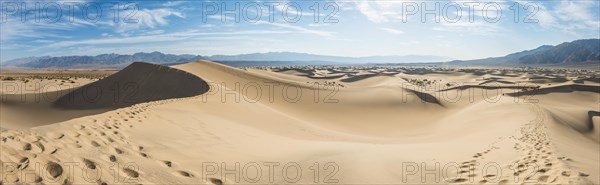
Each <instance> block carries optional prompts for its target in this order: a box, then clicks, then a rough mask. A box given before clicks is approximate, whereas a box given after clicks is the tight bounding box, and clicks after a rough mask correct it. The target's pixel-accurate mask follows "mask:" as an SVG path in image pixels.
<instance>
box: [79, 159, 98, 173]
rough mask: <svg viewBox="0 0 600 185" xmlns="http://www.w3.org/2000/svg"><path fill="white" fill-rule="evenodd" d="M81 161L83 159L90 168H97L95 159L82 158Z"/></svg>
mask: <svg viewBox="0 0 600 185" xmlns="http://www.w3.org/2000/svg"><path fill="white" fill-rule="evenodd" d="M81 161H83V164H85V167H87V168H89V169H92V170H94V169H96V163H95V162H94V161H91V160H89V159H85V158H82V159H81Z"/></svg>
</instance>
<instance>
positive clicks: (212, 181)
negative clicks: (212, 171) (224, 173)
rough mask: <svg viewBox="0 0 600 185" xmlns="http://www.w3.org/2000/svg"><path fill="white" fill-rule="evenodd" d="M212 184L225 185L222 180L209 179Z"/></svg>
mask: <svg viewBox="0 0 600 185" xmlns="http://www.w3.org/2000/svg"><path fill="white" fill-rule="evenodd" d="M208 180H209V181H210V182H211V183H213V184H214V185H223V181H221V179H217V178H209V179H208Z"/></svg>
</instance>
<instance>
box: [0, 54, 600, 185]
mask: <svg viewBox="0 0 600 185" xmlns="http://www.w3.org/2000/svg"><path fill="white" fill-rule="evenodd" d="M173 68H174V69H173ZM173 68H168V67H160V66H154V65H148V64H142V63H136V64H134V65H132V66H130V67H128V68H126V69H124V70H123V71H121V72H119V73H116V74H115V75H113V76H111V77H109V78H106V79H104V80H101V81H98V82H96V83H91V84H89V85H88V86H92V85H94V84H96V85H98V86H101V87H110V86H109V85H112V83H115V82H125V81H131V82H137V83H140V91H139V92H140V94H137V97H139V99H138V100H140V101H136V102H127V103H106V101H107V99H101V100H102V101H101V102H104V103H99V104H92V105H90V104H84V103H85V102H82V101H76V104H71V105H69V104H62V103H57V104H56V105H57V106H65V107H64V108H104V107H111V108H115V109H112V110H109V111H107V112H104V113H99V114H95V115H89V116H84V117H79V118H76V119H73V120H68V121H64V122H60V123H56V124H50V125H45V126H36V127H33V128H30V129H23V130H6V131H3V132H1V135H0V136H1V139H2V140H1V142H2V145H1V147H2V150H1V151H0V154H1V155H0V161H2V162H4V163H6V164H7V165H8V166H7V167H6V168H3V171H2V172H1V173H2V175H3V177H4V178H3V179H2V183H3V184H11V183H14V182H18V183H45V184H49V183H60V184H81V183H86V184H103V183H106V184H221V183H222V184H252V183H259V184H290V183H291V184H315V183H316V184H320V183H321V184H328V183H333V184H403V183H408V184H434V183H439V184H449V183H454V184H521V183H526V184H529V183H531V184H567V183H571V184H573V183H575V184H586V183H595V184H597V183H600V181H599V180H598V178H599V176H598V174H599V173H600V169H599V168H600V167H598V166H597V165H593V164H598V163H599V162H600V161H599V159H598V158H597V156H598V151H599V149H600V148H599V145H598V139H597V138H598V137H597V134H598V133H600V131H598V129H597V128H598V121H597V120H598V119H599V118H598V115H597V112H598V103H599V102H600V100H599V99H598V93H600V92H598V91H596V90H595V89H596V88H598V87H599V85H600V84H594V82H589V84H587V83H588V82H586V84H584V85H581V84H571V83H570V82H569V81H565V82H555V83H553V84H551V86H543V87H541V88H539V89H537V90H536V91H540V92H544V93H540V95H538V96H535V97H534V99H531V98H525V96H505V95H503V94H502V92H504V91H501V92H500V93H496V94H493V93H488V92H487V91H494V92H496V91H495V90H497V89H498V88H503V87H504V86H502V87H494V85H497V84H494V83H481V82H482V81H485V80H486V79H487V80H490V77H494V80H495V81H508V82H514V83H515V84H518V83H517V81H518V80H526V79H524V77H525V76H526V74H525V73H523V72H519V71H513V72H510V71H506V72H502V73H497V71H496V70H489V71H486V70H477V69H465V70H458V69H457V70H455V69H435V68H426V69H400V68H389V69H386V68H381V69H380V68H375V67H373V68H355V69H310V70H309V69H284V70H278V69H274V70H262V69H238V68H233V67H229V66H225V65H222V64H217V63H213V62H210V61H198V62H192V63H187V64H181V65H177V66H173ZM339 71H355V73H349V72H342V73H345V74H344V75H345V76H346V75H354V76H355V77H356V76H361V77H360V78H361V79H360V80H344V79H348V78H346V77H341V78H335V79H318V78H316V79H315V78H311V77H309V76H315V75H323V76H327V75H331V74H332V73H340V72H339ZM492 71H496V72H492ZM494 73H496V74H499V75H496V74H494ZM306 74H310V75H308V76H307V75H306ZM369 74H383V75H369ZM365 75H366V76H365ZM163 77H167V78H163ZM425 79H427V81H425ZM174 81H177V83H173V84H170V83H169V82H174ZM425 82H426V83H425ZM450 82H457V84H459V85H458V86H446V85H445V84H447V83H450ZM463 83H469V84H479V85H475V86H466V85H463ZM333 84H336V85H333ZM181 85H183V86H181ZM409 85H410V86H409ZM506 86H507V87H512V86H515V85H514V84H512V83H507V84H506ZM433 87H437V89H436V88H433ZM440 87H441V89H440ZM84 88H85V86H84ZM84 88H81V89H84ZM473 88H476V89H478V90H472V89H473ZM81 89H78V90H75V91H73V92H74V93H75V94H77V93H81ZM565 89H567V90H565ZM203 90H204V91H203ZM511 91H512V89H511ZM450 92H451V93H458V94H463V95H465V97H461V98H455V99H452V98H450V99H449V98H448V94H447V93H450ZM528 92H529V91H528ZM165 93H166V94H165ZM468 93H471V94H468ZM484 94H487V95H484ZM75 96H76V97H77V96H78V95H75ZM117 100H123V99H121V98H118V99H117ZM154 100H156V101H154ZM532 100H537V101H532ZM108 102H110V101H108ZM81 104H83V105H81ZM24 110H25V109H24ZM24 110H23V111H24ZM590 124H591V127H590ZM594 134H595V135H594ZM273 163H277V164H278V167H276V168H274V173H273V174H275V175H274V178H273V179H270V178H269V177H268V176H267V174H268V173H269V171H268V169H267V168H266V167H265V166H264V164H273ZM36 164H41V165H42V166H47V167H48V168H44V170H40V171H37V172H35V173H31V175H29V176H22V175H19V174H21V172H23V171H27V170H34V169H35V168H36ZM236 164H239V165H240V167H237V168H236ZM255 164H256V165H259V166H261V167H262V168H261V172H262V173H261V176H260V177H261V178H259V179H253V178H251V177H255V175H256V173H251V174H250V175H248V174H245V175H244V173H245V172H244V169H245V167H244V166H246V167H248V166H252V165H255ZM290 164H293V165H297V167H299V169H301V170H302V175H301V176H299V178H298V179H297V181H296V179H292V180H290V179H289V178H293V177H295V176H294V175H293V174H295V173H296V172H295V171H291V172H289V174H292V175H290V176H285V175H283V174H288V173H283V172H288V171H284V170H283V169H284V168H283V166H289V165H290ZM315 164H318V165H319V166H318V169H321V170H319V171H313V170H311V169H314V165H315ZM69 165H72V166H74V167H75V169H77V170H74V172H71V171H69V170H67V169H69ZM207 165H208V167H213V168H207ZM221 165H225V167H226V168H227V169H228V170H229V172H232V171H233V172H232V173H234V174H235V173H238V175H237V176H236V175H232V174H228V175H222V174H221V172H223V171H224V169H223V168H224V167H223V166H221ZM407 167H409V168H407ZM424 168H426V169H434V171H433V172H431V170H430V171H429V172H430V174H428V175H424V172H426V171H424ZM114 169H117V170H116V172H115V170H114ZM209 169H216V170H217V171H212V170H209ZM231 169H234V170H231ZM252 169H254V168H252ZM86 171H89V172H93V173H94V174H97V173H99V172H101V171H102V173H101V175H99V176H97V177H95V178H87V177H88V176H85V174H84V172H86ZM105 172H107V173H105ZM113 172H114V173H113ZM289 174H288V175H289ZM315 174H317V175H315Z"/></svg>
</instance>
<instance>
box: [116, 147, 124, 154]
mask: <svg viewBox="0 0 600 185" xmlns="http://www.w3.org/2000/svg"><path fill="white" fill-rule="evenodd" d="M114 149H115V152H116V153H117V154H123V153H125V152H123V150H121V149H119V148H114Z"/></svg>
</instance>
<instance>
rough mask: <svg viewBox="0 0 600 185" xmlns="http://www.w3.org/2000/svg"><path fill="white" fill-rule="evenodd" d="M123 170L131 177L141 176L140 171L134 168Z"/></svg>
mask: <svg viewBox="0 0 600 185" xmlns="http://www.w3.org/2000/svg"><path fill="white" fill-rule="evenodd" d="M123 172H125V174H126V175H127V176H129V177H132V178H138V177H139V176H140V173H139V172H137V171H136V170H133V169H129V168H123Z"/></svg>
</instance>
